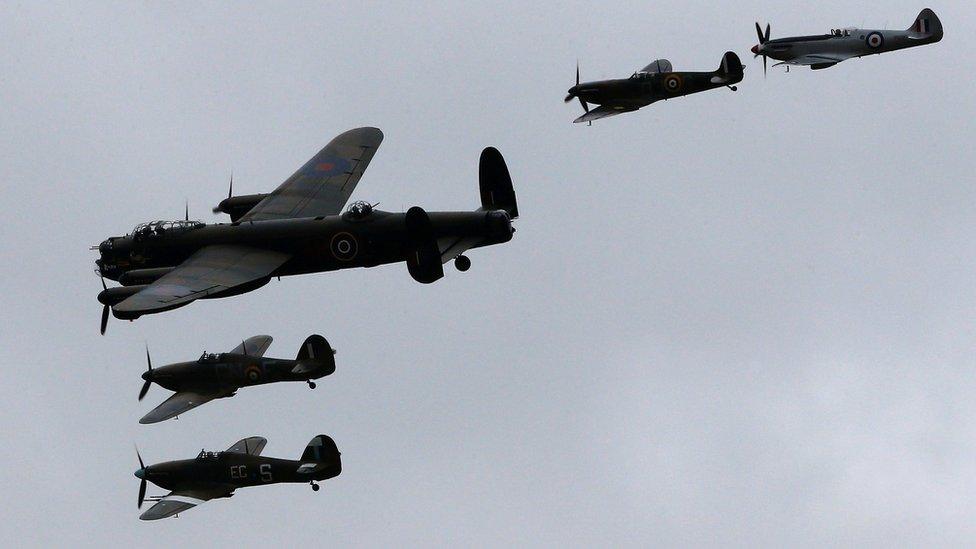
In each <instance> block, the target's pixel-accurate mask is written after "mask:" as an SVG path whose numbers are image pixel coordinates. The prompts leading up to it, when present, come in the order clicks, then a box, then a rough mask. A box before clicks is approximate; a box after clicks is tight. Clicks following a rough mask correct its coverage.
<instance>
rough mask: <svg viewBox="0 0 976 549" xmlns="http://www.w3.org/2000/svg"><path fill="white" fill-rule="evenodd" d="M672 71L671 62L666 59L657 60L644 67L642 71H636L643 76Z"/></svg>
mask: <svg viewBox="0 0 976 549" xmlns="http://www.w3.org/2000/svg"><path fill="white" fill-rule="evenodd" d="M673 70H674V69H672V68H671V62H670V61H668V60H667V59H658V60H657V61H655V62H653V63H651V64H650V65H648V66H646V67H644V68H643V69H641V70H639V71H637V72H642V73H644V74H658V73H664V72H672V71H673Z"/></svg>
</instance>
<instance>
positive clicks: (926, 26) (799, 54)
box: [752, 8, 942, 73]
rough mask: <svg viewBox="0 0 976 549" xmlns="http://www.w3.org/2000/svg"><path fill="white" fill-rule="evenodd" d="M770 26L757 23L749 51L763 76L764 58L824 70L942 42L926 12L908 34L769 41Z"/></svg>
mask: <svg viewBox="0 0 976 549" xmlns="http://www.w3.org/2000/svg"><path fill="white" fill-rule="evenodd" d="M769 31H770V28H769V23H767V24H766V32H765V33H764V32H763V31H762V28H761V27H760V26H759V23H756V34H758V35H759V43H758V44H756V45H755V46H753V47H752V53H754V54H755V55H757V56H759V55H761V56H762V58H763V73H765V72H766V58H767V57H772V58H773V59H778V60H780V62H779V63H776V64H775V65H773V66H774V67H777V66H779V65H786V66H787V67H786V70H787V71H788V70H789V65H807V66H809V67H810V68H811V69H814V70H818V69H826V68H828V67H833V66H834V65H836V64H837V63H840V62H841V61H844V60H847V59H850V58H852V57H864V56H865V55H873V54H876V53H884V52H887V51H895V50H901V49H905V48H911V47H914V46H923V45H925V44H932V43H934V42H938V41H939V40H942V22H941V21H939V17H938V16H937V15H935V12H934V11H932V10H930V9H929V8H925V9H924V10H922V12H921V13H919V14H918V17H916V18H915V23H913V24H912V26H911V27H910V28H908V30H903V31H898V30H869V29H858V28H847V29H833V30H831V31H830V34H819V35H815V36H794V37H790V38H776V39H773V40H770V39H769Z"/></svg>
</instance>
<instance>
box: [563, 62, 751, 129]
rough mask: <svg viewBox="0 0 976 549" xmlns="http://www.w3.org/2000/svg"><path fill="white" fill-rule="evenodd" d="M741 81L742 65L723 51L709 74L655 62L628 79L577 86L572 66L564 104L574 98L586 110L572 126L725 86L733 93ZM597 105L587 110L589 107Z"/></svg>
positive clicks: (577, 80) (578, 77)
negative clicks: (570, 79)
mask: <svg viewBox="0 0 976 549" xmlns="http://www.w3.org/2000/svg"><path fill="white" fill-rule="evenodd" d="M741 81H742V62H741V61H739V56H738V55H736V54H735V53H733V52H730V51H729V52H725V55H724V56H722V63H721V64H720V65H719V67H718V70H716V71H713V72H674V71H673V70H672V68H671V62H670V61H668V60H667V59H658V60H657V61H655V62H653V63H651V64H650V65H648V66H646V67H644V68H643V69H641V70H639V71H637V72H635V73H634V74H632V75H631V76H630V78H623V79H617V80H601V81H595V82H583V83H582V84H580V75H579V67H576V85H575V86H573V87H572V88H569V94H568V95H567V96H566V98H565V99H564V101H566V102H567V103H569V102H570V101H572V100H573V98H574V97H575V98H576V99H579V102H580V105H582V106H583V110H584V111H586V112H585V113H584V114H583V115H582V116H580V117H579V118H577V119H576V120H573V122H574V123H579V122H589V123H592V122H593V121H594V120H599V119H601V118H606V117H608V116H613V115H615V114H620V113H624V112H630V111H636V110H637V109H639V108H641V107H646V106H647V105H650V104H651V103H654V102H656V101H660V100H662V99H664V100H668V99H671V98H674V97H681V96H683V95H689V94H692V93H698V92H702V91H706V90H710V89H713V88H721V87H723V86H725V87H728V88H729V89H730V90H732V91H735V90H736V89H737V88H736V87H735V86H734V84H737V83H739V82H741ZM590 103H594V104H597V105H600V106H599V107H597V108H595V109H592V110H591V109H590V106H589V104H590Z"/></svg>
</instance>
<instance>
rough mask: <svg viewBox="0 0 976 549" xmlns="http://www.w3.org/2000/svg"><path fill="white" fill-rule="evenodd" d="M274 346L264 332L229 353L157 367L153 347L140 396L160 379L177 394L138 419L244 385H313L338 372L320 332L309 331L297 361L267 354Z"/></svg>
mask: <svg viewBox="0 0 976 549" xmlns="http://www.w3.org/2000/svg"><path fill="white" fill-rule="evenodd" d="M269 345H271V336H266V335H261V336H254V337H250V338H248V339H247V340H245V341H242V342H241V344H240V345H238V346H237V347H235V348H234V349H233V350H232V351H230V352H229V353H206V352H205V353H203V355H202V356H201V357H200V358H199V359H198V360H195V361H193V362H179V363H176V364H168V365H166V366H162V367H160V368H153V366H152V359H151V358H150V357H149V350H148V349H146V362H147V363H148V366H149V369H148V370H146V371H145V372H144V373H143V374H142V379H144V380H145V383H143V385H142V389H141V390H140V391H139V400H140V401H141V400H142V399H143V398H144V397H145V396H146V393H148V392H149V387H150V386H151V385H152V384H153V383H155V384H157V385H159V386H160V387H163V388H165V389H169V390H170V391H175V394H174V395H172V396H171V397H169V398H168V399H166V400H165V401H163V403H162V404H160V405H159V406H156V407H155V408H154V409H153V410H152V411H151V412H149V413H148V414H146V415H145V417H143V418H142V419H140V420H139V423H143V424H146V423H158V422H160V421H166V420H167V419H170V418H173V417H176V416H178V415H180V414H183V413H186V412H188V411H190V410H192V409H194V408H196V407H197V406H200V405H201V404H206V403H207V402H210V401H211V400H213V399H216V398H225V397H232V396H234V395H235V394H236V393H237V390H238V389H240V388H242V387H250V386H252V385H263V384H265V383H276V382H279V381H304V382H305V383H308V386H309V387H310V388H312V389H314V388H315V382H314V381H312V380H313V379H318V378H320V377H324V376H327V375H330V374H332V373H333V372H335V369H336V365H335V356H333V355H335V350H334V349H333V348H332V347H330V346H329V342H328V341H326V340H325V338H324V337H322V336H320V335H312V336H309V337H308V339H306V340H305V343H303V344H302V348H301V349H299V351H298V356H297V357H296V358H295V360H285V359H279V358H264V352H265V351H266V350H267V349H268V346H269Z"/></svg>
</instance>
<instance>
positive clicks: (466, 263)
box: [454, 255, 471, 273]
mask: <svg viewBox="0 0 976 549" xmlns="http://www.w3.org/2000/svg"><path fill="white" fill-rule="evenodd" d="M454 267H455V268H457V270H459V271H461V272H462V273H463V272H464V271H467V270H468V269H470V268H471V260H470V259H468V256H466V255H459V256H457V258H456V259H455V260H454Z"/></svg>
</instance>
